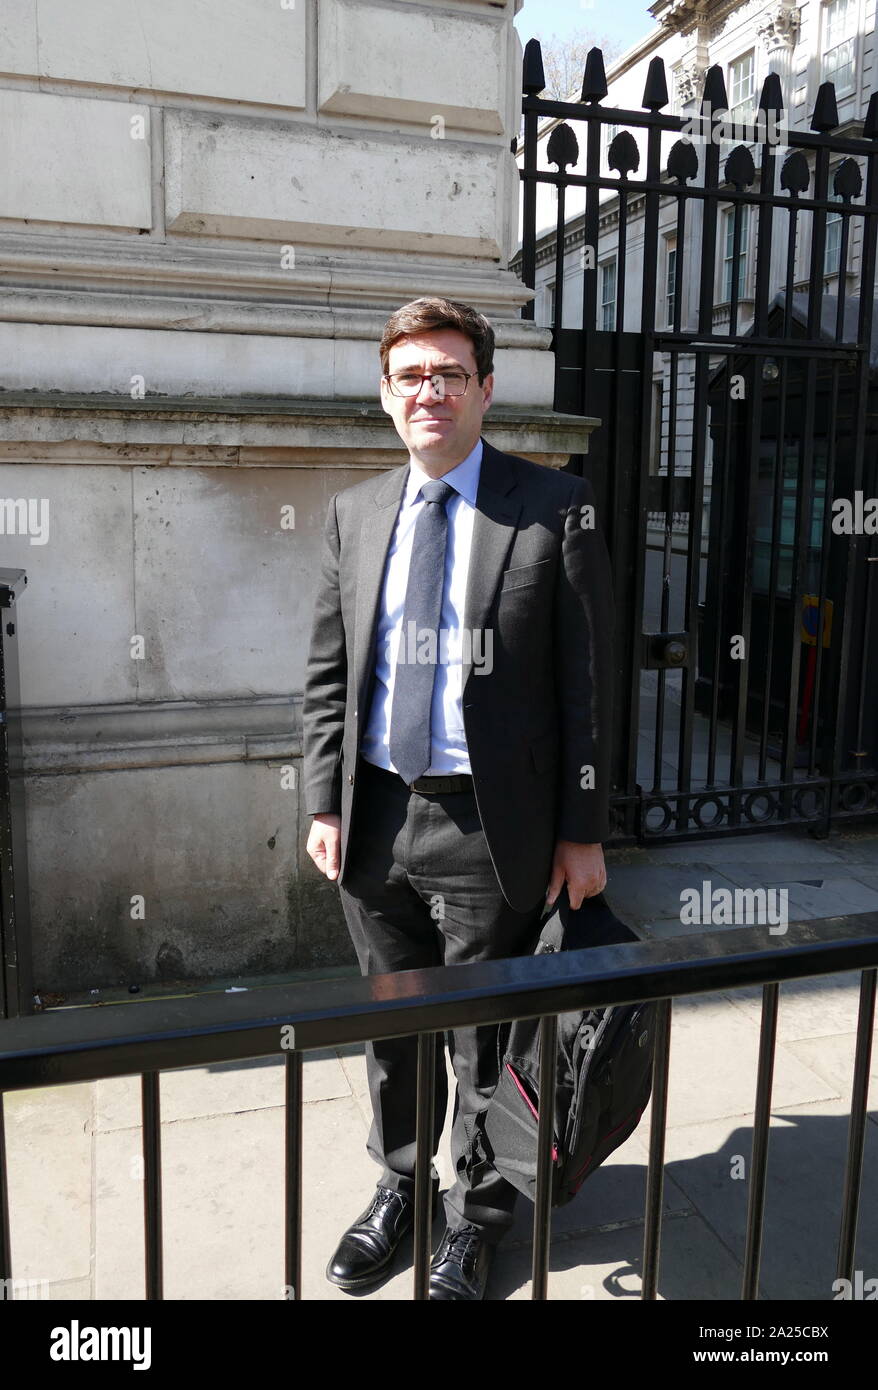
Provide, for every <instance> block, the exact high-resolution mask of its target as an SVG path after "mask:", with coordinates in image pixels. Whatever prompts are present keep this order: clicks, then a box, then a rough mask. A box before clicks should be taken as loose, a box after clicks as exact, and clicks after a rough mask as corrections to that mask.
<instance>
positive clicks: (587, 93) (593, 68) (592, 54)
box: [579, 48, 607, 101]
mask: <svg viewBox="0 0 878 1390" xmlns="http://www.w3.org/2000/svg"><path fill="white" fill-rule="evenodd" d="M606 95H607V74H606V73H605V72H604V55H603V53H602V52H601V50H600V49H599V48H590V49H589V50H588V53H587V54H586V55H585V76H584V77H583V79H582V96H581V97H580V98H579V100H580V101H602V100H603V99H604V97H605V96H606Z"/></svg>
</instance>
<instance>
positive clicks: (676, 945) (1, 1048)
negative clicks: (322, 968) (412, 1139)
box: [0, 912, 878, 1092]
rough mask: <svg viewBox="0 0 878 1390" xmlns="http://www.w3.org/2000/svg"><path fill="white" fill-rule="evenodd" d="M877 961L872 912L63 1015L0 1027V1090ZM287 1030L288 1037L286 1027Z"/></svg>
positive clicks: (877, 928)
mask: <svg viewBox="0 0 878 1390" xmlns="http://www.w3.org/2000/svg"><path fill="white" fill-rule="evenodd" d="M875 965H878V913H876V912H863V913H854V914H852V915H849V916H844V917H842V916H839V917H828V918H816V919H813V920H811V921H807V922H792V923H790V924H789V926H788V928H787V930H786V933H785V934H784V935H779V934H778V935H770V934H769V931H768V927H767V926H765V925H761V926H746V927H725V928H721V929H719V930H714V931H708V932H704V933H698V934H695V935H690V936H681V937H674V938H672V939H670V940H667V941H641V942H634V943H632V944H630V945H620V946H604V947H596V948H593V949H591V950H584V951H564V952H560V953H547V954H545V955H540V956H514V957H510V958H508V959H503V960H495V961H480V962H477V963H475V964H471V965H454V966H431V967H430V968H429V969H425V970H404V971H398V972H395V973H393V974H389V975H371V976H365V977H358V978H348V979H332V980H312V981H304V982H296V983H294V984H287V985H273V986H267V987H266V988H260V989H255V990H248V991H246V992H242V993H240V994H238V993H236V994H217V993H210V994H204V995H189V996H185V997H184V998H180V999H156V1000H144V1001H143V1002H142V1003H138V1004H133V1005H132V1004H127V1005H126V1004H122V1005H116V1006H114V1005H105V1006H103V1007H101V1008H95V1007H84V1008H83V1009H82V1010H72V1009H64V1010H59V1011H58V1012H57V1013H51V1012H50V1013H45V1014H38V1015H37V1016H35V1017H31V1018H23V1019H9V1020H7V1021H5V1022H0V1092H2V1091H12V1090H24V1089H27V1088H29V1087H34V1086H43V1085H57V1084H64V1083H70V1082H81V1081H94V1080H99V1079H102V1078H106V1077H111V1076H130V1075H134V1074H137V1073H140V1072H143V1071H150V1070H152V1071H175V1070H180V1069H182V1068H187V1067H193V1066H205V1065H208V1064H216V1063H219V1062H233V1061H243V1060H246V1059H248V1058H252V1057H267V1056H271V1055H273V1054H275V1053H277V1055H278V1056H280V1055H281V1048H282V1043H281V1036H282V1034H281V1030H282V1029H284V1030H285V1034H284V1036H285V1038H286V1041H285V1042H284V1043H283V1046H284V1047H287V1046H289V1045H290V1041H292V1045H293V1046H295V1048H296V1049H297V1050H305V1051H307V1050H313V1049H316V1048H324V1047H338V1046H341V1045H343V1044H345V1043H359V1042H364V1041H371V1040H373V1039H375V1038H385V1037H407V1036H410V1035H412V1034H415V1033H419V1032H427V1031H428V1030H433V1031H437V1032H441V1031H442V1030H444V1029H448V1028H456V1027H460V1026H463V1025H466V1024H476V1023H486V1024H487V1023H495V1022H502V1021H505V1020H507V1019H510V1018H533V1017H537V1016H541V1015H543V1014H547V1013H564V1012H566V1011H568V1010H572V1009H581V1008H586V1007H591V1008H601V1007H606V1006H607V1005H611V1004H621V1003H634V1002H638V1001H641V1000H647V999H661V998H666V997H669V996H678V995H680V996H681V995H689V994H701V993H710V992H713V991H716V990H720V989H737V988H742V987H745V986H747V985H757V984H759V985H761V984H767V983H773V982H774V981H783V980H793V979H806V978H808V977H810V976H814V975H825V974H833V973H835V972H838V971H844V970H863V969H868V968H870V967H872V966H875ZM290 1026H292V1027H293V1029H294V1036H293V1037H292V1039H290V1035H289V1028H290Z"/></svg>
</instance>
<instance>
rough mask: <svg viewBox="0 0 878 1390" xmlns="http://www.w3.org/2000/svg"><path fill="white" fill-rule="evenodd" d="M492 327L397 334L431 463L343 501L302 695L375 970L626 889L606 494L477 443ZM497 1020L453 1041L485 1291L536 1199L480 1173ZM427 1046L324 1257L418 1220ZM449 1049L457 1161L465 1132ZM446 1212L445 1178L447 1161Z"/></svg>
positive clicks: (468, 1190) (310, 791) (403, 1050)
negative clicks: (614, 812) (611, 878)
mask: <svg viewBox="0 0 878 1390" xmlns="http://www.w3.org/2000/svg"><path fill="white" fill-rule="evenodd" d="M493 350H494V334H493V330H492V329H491V326H490V324H489V323H488V321H487V319H485V318H484V316H483V315H481V314H478V313H476V312H475V311H474V310H473V309H471V308H469V307H468V306H467V305H463V304H458V303H455V302H454V301H449V300H446V299H439V298H434V297H430V298H424V299H419V300H415V301H413V302H412V303H411V304H407V305H405V306H403V308H401V309H400V310H398V311H397V312H396V313H395V314H394V315H392V317H391V318H390V319H389V320H388V322H387V324H386V326H385V330H384V334H383V336H382V340H381V345H380V354H381V367H382V377H381V388H380V389H381V401H382V405H383V407H384V409H385V410H386V411H387V413H388V414H389V415H390V416H391V417H392V419H393V422H394V424H395V426H396V429H397V432H398V433H399V435H400V437H401V439H402V440H403V442H404V443H405V444H406V446H407V448H408V451H409V459H408V461H407V462H406V463H405V464H404V465H402V466H401V467H399V468H396V469H393V470H392V471H390V472H388V473H384V474H382V475H381V476H380V477H377V478H370V479H368V480H367V481H366V482H363V483H360V484H358V485H357V486H355V487H352V488H349V489H347V490H345V491H343V492H339V493H336V494H335V495H334V496H333V497H332V498H331V500H330V504H329V508H328V513H327V517H326V525H325V533H324V544H323V558H322V569H321V575H320V579H319V583H318V592H317V600H316V607H315V612H314V623H313V630H312V637H311V646H310V651H309V657H308V666H307V674H306V680H305V693H304V704H303V728H304V762H305V809H306V811H307V813H308V814H311V815H313V817H314V820H313V823H312V826H311V831H310V834H309V838H308V853H309V854H310V855H311V857H312V858H313V860H314V862H315V863H316V864H317V866H318V868H320V869H321V871H322V872H323V873H325V874H326V875H327V877H329V878H331V879H336V878H337V879H338V884H339V892H340V895H341V900H342V906H343V909H344V912H345V918H346V921H347V924H348V929H349V931H350V934H351V939H352V941H353V943H354V946H355V949H356V951H357V956H358V959H359V962H360V968H361V970H362V972H363V974H375V973H382V972H388V971H394V970H412V969H420V968H423V967H425V966H430V965H440V964H446V965H452V964H457V963H462V962H472V961H480V960H488V959H496V958H498V957H508V956H514V955H520V954H523V953H525V952H527V951H529V950H530V949H532V944H533V939H534V933H535V930H536V928H537V926H538V924H539V919H540V917H541V915H542V911H543V909H544V907H545V905H546V903H547V902H549V903H551V902H554V900H555V898H556V897H557V895H558V892H559V891H560V889H561V887H562V885H563V884H564V883H565V882H566V884H567V888H568V893H569V898H570V904H571V906H572V907H573V908H577V907H578V906H579V905H580V903H581V902H582V899H583V898H584V897H589V896H592V895H594V894H595V893H599V892H601V891H602V889H603V888H604V886H605V884H606V873H605V869H604V860H603V852H602V848H601V841H602V840H605V839H607V838H608V835H609V804H608V797H609V757H610V738H609V734H610V718H611V708H610V706H611V698H612V696H611V689H612V665H613V622H614V606H613V598H612V587H611V572H610V564H609V558H608V555H607V550H606V546H605V544H604V540H603V537H602V534H601V531H600V529H599V525H598V522H597V518H596V516H595V507H594V493H593V490H592V487H591V485H590V483H588V482H587V481H586V480H584V479H582V478H577V477H574V476H572V475H570V474H566V473H557V472H554V471H552V470H551V469H548V468H545V467H542V466H540V465H538V464H534V463H531V462H529V461H527V460H525V459H522V458H518V457H516V456H515V455H512V454H505V453H501V452H500V451H499V450H497V449H495V448H493V447H492V446H491V445H490V444H489V443H488V442H487V441H486V440H484V439H482V437H481V434H480V429H481V422H482V417H483V416H484V414H485V411H486V410H487V409H488V406H489V405H490V403H491V396H492V389H493V384H494V378H493ZM496 1038H497V1028H496V1025H495V1026H492V1027H470V1028H458V1029H455V1030H454V1031H453V1033H452V1034H449V1052H450V1056H451V1060H452V1065H453V1067H454V1072H455V1077H456V1080H457V1091H456V1096H455V1109H454V1121H453V1127H452V1134H451V1150H452V1158H453V1161H454V1166H455V1173H456V1179H455V1182H454V1184H453V1186H452V1187H451V1188H450V1190H449V1191H448V1193H447V1194H446V1198H445V1214H446V1221H447V1229H446V1232H445V1235H444V1237H443V1240H442V1244H441V1246H440V1248H439V1250H438V1252H437V1253H436V1254H435V1255H434V1257H433V1261H432V1264H431V1277H430V1297H431V1298H437V1299H477V1298H482V1297H483V1296H484V1291H485V1284H486V1280H487V1275H488V1270H489V1267H490V1263H491V1258H492V1255H493V1251H494V1249H495V1247H496V1244H497V1242H498V1240H499V1239H500V1238H501V1237H502V1235H503V1233H504V1232H505V1231H506V1230H507V1229H508V1227H509V1226H510V1225H511V1222H512V1208H513V1203H514V1201H515V1197H516V1192H515V1189H514V1188H513V1187H512V1186H511V1185H510V1184H509V1183H507V1182H506V1181H505V1180H504V1179H503V1178H501V1177H500V1176H499V1174H497V1173H495V1172H494V1171H493V1170H490V1172H489V1175H488V1176H487V1177H485V1176H484V1175H483V1174H482V1175H480V1179H479V1181H478V1183H477V1184H476V1185H472V1183H471V1182H470V1166H471V1148H470V1145H471V1138H472V1126H473V1121H474V1117H475V1116H476V1115H477V1114H478V1112H479V1111H480V1110H482V1109H484V1107H485V1106H486V1105H487V1103H488V1101H489V1099H490V1097H491V1095H492V1093H493V1090H494V1087H495V1086H496V1084H497V1057H496ZM416 1057H417V1040H416V1038H394V1039H386V1040H379V1041H378V1042H376V1043H374V1044H367V1046H366V1061H367V1072H368V1077H369V1088H370V1093H371V1099H372V1110H373V1117H374V1118H373V1124H372V1128H371V1132H370V1135H369V1140H368V1144H367V1148H368V1152H369V1153H370V1154H371V1156H372V1157H373V1158H374V1159H375V1160H376V1161H377V1162H378V1163H379V1164H380V1165H381V1168H382V1174H381V1178H380V1180H379V1183H378V1186H377V1189H376V1193H375V1197H374V1198H373V1200H372V1202H371V1203H370V1205H369V1207H368V1208H367V1210H366V1211H365V1212H363V1214H362V1215H361V1216H360V1217H359V1218H358V1219H357V1221H356V1222H354V1224H353V1225H352V1226H351V1227H350V1228H349V1229H348V1230H347V1231H346V1232H345V1234H344V1236H343V1237H342V1239H341V1242H340V1244H339V1246H338V1249H337V1250H336V1252H335V1255H334V1256H333V1259H332V1260H331V1261H330V1263H329V1266H328V1268H327V1277H328V1278H329V1279H330V1280H331V1281H332V1282H333V1283H335V1284H337V1285H339V1286H340V1287H342V1288H345V1289H349V1290H353V1289H359V1288H362V1287H366V1286H368V1285H369V1284H371V1283H373V1282H375V1280H376V1279H379V1278H382V1277H383V1276H384V1275H385V1274H386V1273H387V1272H388V1271H389V1269H390V1267H391V1265H392V1261H393V1256H394V1252H395V1251H396V1248H397V1246H398V1244H399V1241H400V1240H401V1238H402V1236H403V1235H404V1234H405V1232H406V1231H407V1230H408V1229H409V1228H410V1226H411V1225H412V1220H413V1212H412V1197H413V1191H414V1159H415V1093H416V1087H415V1076H416ZM446 1103H447V1082H446V1073H445V1061H444V1057H443V1056H442V1055H441V1049H440V1055H439V1057H438V1059H437V1073H436V1116H435V1137H434V1148H433V1152H434V1154H435V1152H436V1150H437V1149H438V1145H439V1140H440V1137H441V1133H442V1127H443V1123H444V1117H445V1109H446ZM432 1180H433V1200H434V1209H435V1203H436V1199H437V1195H438V1175H437V1174H436V1170H435V1167H433V1169H432Z"/></svg>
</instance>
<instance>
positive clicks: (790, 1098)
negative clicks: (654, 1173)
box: [668, 995, 838, 1125]
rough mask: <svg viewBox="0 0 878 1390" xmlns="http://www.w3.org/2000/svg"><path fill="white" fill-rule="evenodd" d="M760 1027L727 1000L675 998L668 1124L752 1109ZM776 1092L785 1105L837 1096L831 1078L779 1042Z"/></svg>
mask: <svg viewBox="0 0 878 1390" xmlns="http://www.w3.org/2000/svg"><path fill="white" fill-rule="evenodd" d="M758 1058H759V1028H758V1025H757V1024H756V1023H755V1022H752V1021H751V1020H750V1019H748V1018H746V1017H745V1016H744V1015H743V1014H742V1013H741V1012H740V1011H739V1010H737V1009H735V1008H734V1007H733V1006H732V1005H731V1004H730V1003H729V1002H728V1001H727V1000H726V1001H724V1002H719V1003H718V1002H717V997H716V996H707V995H698V996H695V997H692V998H688V999H675V1000H674V1005H673V1011H672V1018H671V1057H670V1071H669V1077H670V1080H669V1085H668V1123H669V1125H682V1124H698V1123H700V1122H701V1121H704V1120H716V1119H721V1118H724V1117H726V1116H732V1115H749V1114H752V1112H753V1106H754V1103H755V1097H756V1070H757V1063H758ZM774 1097H775V1101H776V1103H777V1105H779V1106H789V1105H796V1104H799V1103H805V1102H808V1101H815V1100H829V1099H837V1098H838V1091H837V1089H836V1087H835V1086H833V1085H832V1083H831V1082H829V1081H827V1080H826V1079H825V1078H824V1077H822V1076H820V1075H819V1074H818V1073H817V1072H815V1071H812V1070H811V1069H810V1067H807V1066H805V1065H804V1064H803V1063H802V1062H801V1061H800V1060H799V1058H798V1057H796V1056H795V1055H794V1054H793V1053H792V1052H790V1051H788V1050H787V1048H786V1047H785V1046H784V1045H783V1044H781V1043H778V1045H777V1048H776V1052H775V1063H774Z"/></svg>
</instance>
